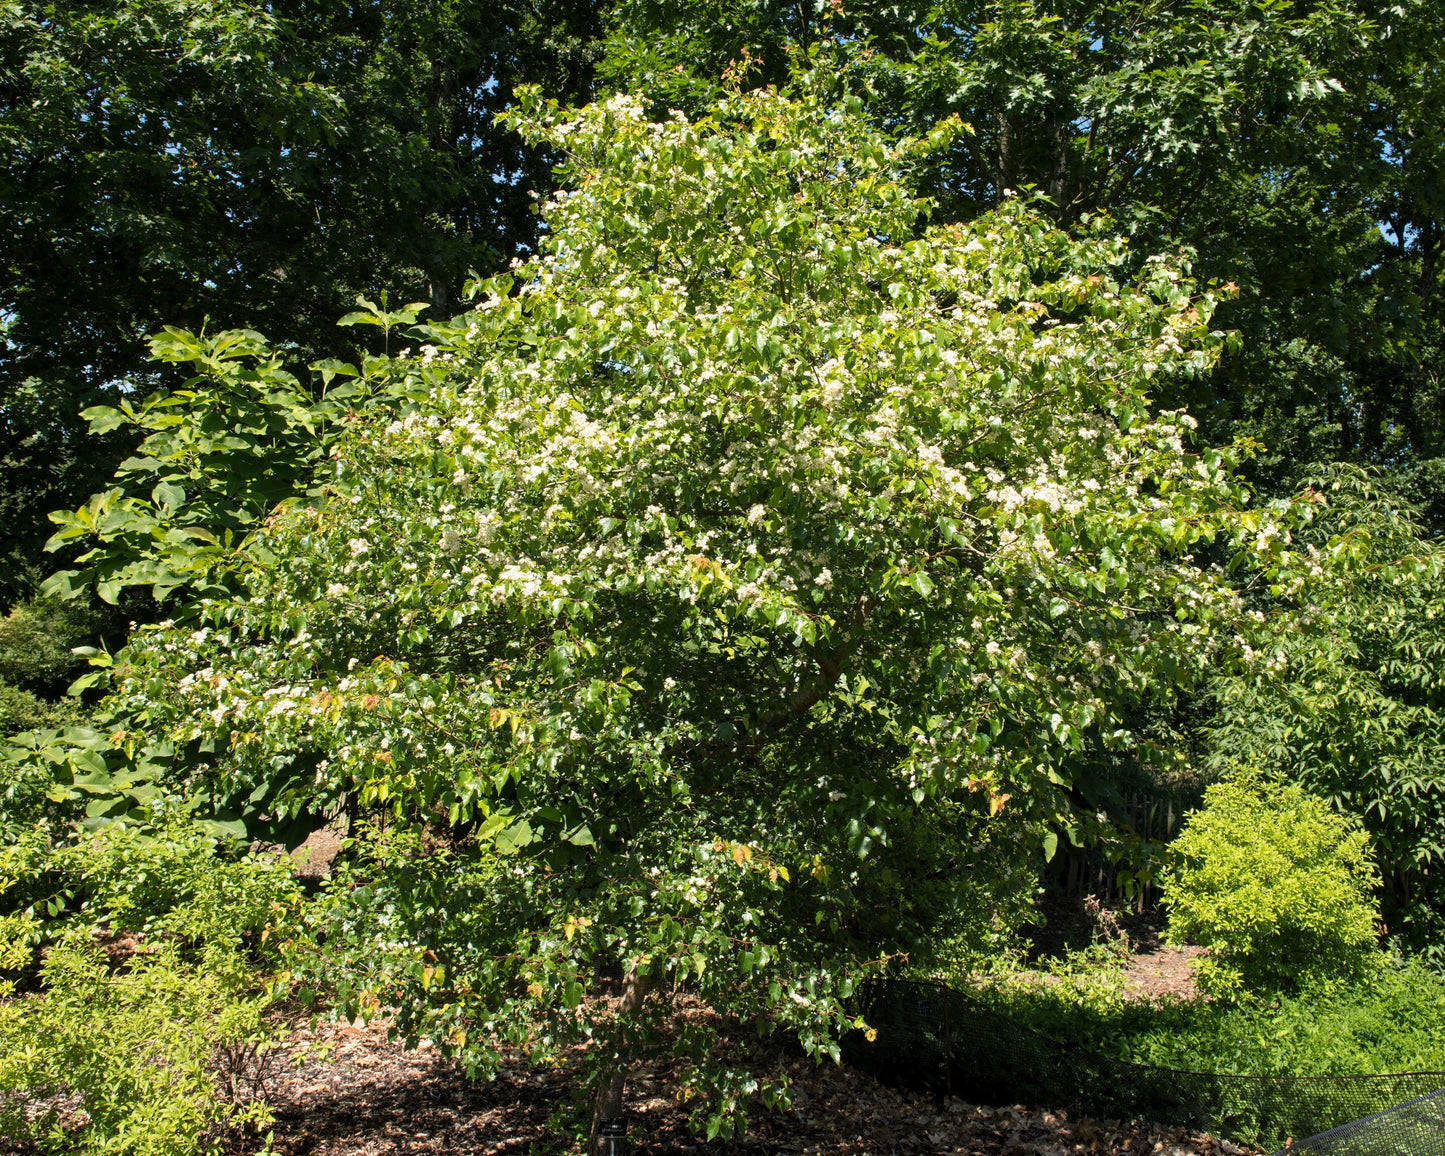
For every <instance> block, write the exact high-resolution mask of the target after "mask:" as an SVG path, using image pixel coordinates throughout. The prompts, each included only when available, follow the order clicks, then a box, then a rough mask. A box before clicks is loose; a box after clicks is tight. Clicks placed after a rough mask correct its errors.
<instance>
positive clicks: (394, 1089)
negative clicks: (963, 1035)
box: [271, 1023, 1245, 1156]
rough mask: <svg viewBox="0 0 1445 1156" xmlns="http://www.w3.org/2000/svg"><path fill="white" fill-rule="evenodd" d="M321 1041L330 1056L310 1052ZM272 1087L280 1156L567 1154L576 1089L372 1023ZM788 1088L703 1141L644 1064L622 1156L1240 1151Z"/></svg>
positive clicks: (803, 1073)
mask: <svg viewBox="0 0 1445 1156" xmlns="http://www.w3.org/2000/svg"><path fill="white" fill-rule="evenodd" d="M327 1044H329V1045H331V1052H330V1058H329V1060H327V1061H326V1062H321V1061H319V1060H318V1059H316V1058H315V1057H314V1055H313V1056H312V1057H310V1058H307V1057H306V1055H305V1051H306V1049H311V1050H312V1051H313V1052H314V1051H315V1050H316V1048H317V1045H327ZM288 1048H289V1049H290V1050H291V1052H292V1053H293V1055H294V1058H295V1060H299V1061H301V1062H300V1063H299V1064H296V1065H295V1066H293V1065H292V1064H287V1063H286V1062H285V1061H286V1058H287V1057H285V1056H283V1057H281V1060H282V1064H281V1072H280V1075H279V1078H278V1079H277V1080H275V1081H274V1082H273V1087H272V1090H271V1091H272V1094H271V1101H272V1103H273V1104H274V1105H275V1107H276V1126H275V1135H274V1151H275V1152H276V1153H277V1156H392V1154H395V1156H403V1154H413V1153H414V1154H418V1156H419V1154H422V1153H426V1154H430V1156H441V1154H452V1153H458V1154H460V1153H468V1154H471V1153H476V1154H479V1156H483V1154H484V1156H501V1154H503V1153H507V1154H515V1156H524V1154H525V1156H543V1154H547V1153H565V1152H575V1151H576V1148H575V1146H569V1145H568V1144H567V1143H566V1142H565V1141H564V1140H563V1138H562V1137H561V1135H560V1133H559V1132H558V1131H556V1130H553V1129H551V1128H549V1120H551V1119H552V1118H553V1116H554V1114H557V1113H559V1110H565V1109H567V1108H568V1107H569V1106H570V1105H571V1104H572V1103H573V1102H574V1099H575V1097H577V1096H578V1095H580V1091H579V1090H578V1089H576V1088H574V1085H573V1082H572V1077H571V1075H570V1074H569V1073H568V1072H567V1071H566V1070H563V1069H533V1068H529V1067H527V1066H525V1065H522V1064H520V1063H518V1064H513V1065H511V1066H508V1067H504V1069H503V1071H502V1073H501V1075H500V1076H499V1077H498V1078H497V1079H496V1080H494V1081H491V1082H485V1083H482V1082H479V1083H473V1082H470V1081H468V1080H467V1078H466V1076H465V1074H464V1073H463V1072H462V1071H461V1070H460V1069H459V1068H458V1067H457V1065H455V1064H454V1063H452V1062H450V1061H448V1060H446V1059H445V1058H444V1057H442V1056H441V1055H440V1054H439V1053H438V1052H437V1051H436V1050H435V1049H433V1048H430V1047H427V1046H425V1045H423V1047H421V1048H420V1049H418V1050H416V1051H412V1052H407V1051H403V1050H402V1048H401V1047H400V1045H399V1044H395V1043H391V1042H388V1040H387V1038H386V1030H385V1027H384V1026H383V1025H381V1024H380V1023H373V1024H372V1025H370V1026H368V1027H360V1026H352V1025H347V1024H337V1025H322V1026H320V1027H318V1028H317V1030H316V1032H315V1034H314V1035H312V1033H311V1032H310V1031H309V1030H308V1029H305V1028H301V1029H298V1030H297V1031H296V1032H295V1033H294V1034H293V1036H292V1038H291V1040H290V1041H289V1044H288ZM771 1059H772V1060H774V1061H775V1062H777V1063H779V1064H783V1065H785V1066H786V1067H787V1068H788V1069H789V1071H790V1075H791V1076H792V1077H793V1079H794V1081H795V1083H794V1088H795V1096H794V1107H793V1109H792V1110H791V1111H789V1112H786V1113H781V1114H774V1113H770V1112H768V1111H766V1110H765V1109H763V1108H761V1107H760V1108H758V1109H757V1110H756V1111H755V1112H754V1113H753V1118H752V1123H751V1127H750V1128H749V1130H748V1132H747V1134H746V1135H745V1136H743V1137H740V1138H736V1139H732V1140H714V1141H712V1142H710V1143H709V1142H706V1141H703V1140H700V1139H698V1138H697V1137H695V1136H694V1135H693V1134H692V1133H691V1132H690V1131H689V1129H688V1126H687V1119H686V1112H685V1111H684V1110H683V1108H682V1107H681V1106H680V1105H679V1104H678V1103H677V1101H676V1100H675V1098H674V1093H673V1088H672V1083H671V1081H670V1079H669V1078H668V1075H669V1074H668V1072H667V1071H666V1070H665V1069H650V1068H648V1067H646V1066H643V1067H642V1068H641V1069H640V1070H639V1071H638V1072H637V1074H636V1075H635V1076H634V1078H633V1079H631V1080H630V1081H629V1084H628V1111H629V1114H630V1116H631V1119H632V1131H631V1135H630V1137H629V1149H628V1150H629V1151H630V1152H633V1153H637V1154H661V1153H671V1152H679V1153H681V1152H689V1153H698V1154H699V1156H702V1154H716V1156H722V1154H728V1156H743V1154H748V1156H774V1154H782V1153H789V1154H797V1156H824V1154H826V1156H835V1154H836V1156H894V1154H901V1153H906V1154H915V1153H917V1154H923V1153H940V1154H941V1153H969V1154H977V1156H1072V1154H1074V1153H1086V1152H1087V1153H1095V1154H1099V1156H1104V1154H1113V1156H1124V1154H1126V1153H1127V1154H1130V1156H1136V1154H1137V1156H1146V1154H1149V1156H1156V1154H1157V1156H1238V1154H1239V1153H1242V1152H1244V1151H1245V1150H1244V1149H1241V1148H1239V1147H1236V1146H1235V1145H1233V1144H1230V1143H1228V1142H1227V1141H1222V1140H1219V1139H1216V1138H1214V1137H1211V1136H1209V1135H1207V1134H1200V1133H1190V1132H1187V1131H1185V1130H1183V1129H1177V1128H1165V1127H1156V1126H1149V1125H1127V1124H1116V1123H1109V1122H1105V1121H1094V1120H1088V1119H1082V1118H1080V1119H1071V1118H1070V1117H1069V1116H1068V1115H1066V1114H1065V1113H1063V1112H1057V1111H1053V1112H1050V1111H1037V1110H1030V1109H1026V1108H1022V1107H1004V1108H985V1107H978V1106H975V1105H971V1104H965V1103H963V1102H962V1101H960V1100H957V1099H949V1100H947V1101H940V1100H938V1099H937V1098H934V1097H929V1096H923V1095H914V1094H911V1093H908V1092H903V1091H898V1090H895V1089H893V1088H888V1087H885V1086H883V1085H881V1084H879V1083H877V1082H876V1081H874V1080H872V1079H870V1078H869V1077H867V1076H864V1075H861V1074H860V1073H858V1072H855V1071H852V1070H850V1069H847V1068H838V1067H835V1066H833V1065H831V1064H825V1065H823V1066H815V1065H814V1064H813V1063H811V1062H810V1061H807V1060H804V1059H802V1058H799V1057H795V1056H788V1055H786V1054H784V1053H777V1054H776V1055H774V1056H773V1057H771Z"/></svg>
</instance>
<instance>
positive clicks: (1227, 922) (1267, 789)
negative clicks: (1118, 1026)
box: [1164, 773, 1378, 997]
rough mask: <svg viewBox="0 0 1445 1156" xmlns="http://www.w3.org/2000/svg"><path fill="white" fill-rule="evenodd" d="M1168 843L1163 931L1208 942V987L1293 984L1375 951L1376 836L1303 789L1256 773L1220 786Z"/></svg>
mask: <svg viewBox="0 0 1445 1156" xmlns="http://www.w3.org/2000/svg"><path fill="white" fill-rule="evenodd" d="M1173 849H1174V851H1175V853H1176V854H1177V855H1178V856H1179V859H1180V868H1179V870H1178V872H1177V874H1176V875H1174V876H1173V877H1172V878H1169V879H1166V881H1165V883H1164V902H1165V903H1166V905H1167V907H1168V911H1169V929H1168V938H1169V940H1170V941H1171V942H1173V943H1177V944H1183V943H1195V944H1199V945H1200V946H1202V947H1205V948H1207V949H1208V951H1207V954H1206V955H1205V956H1203V957H1202V958H1201V959H1200V960H1199V961H1198V963H1197V964H1196V968H1197V972H1196V974H1197V977H1198V981H1199V985H1200V987H1201V988H1203V989H1204V990H1205V991H1206V992H1209V993H1211V994H1213V995H1217V996H1224V997H1234V996H1237V995H1239V994H1240V993H1242V992H1247V991H1249V992H1291V991H1295V990H1298V989H1299V987H1300V986H1301V984H1303V983H1305V982H1306V981H1309V980H1317V979H1324V980H1329V979H1339V980H1346V979H1350V978H1353V977H1356V976H1358V975H1360V974H1361V973H1362V972H1363V971H1364V970H1365V969H1366V968H1367V967H1368V966H1369V965H1370V964H1371V962H1373V961H1374V960H1375V959H1376V958H1377V956H1378V948H1377V945H1376V934H1377V928H1376V924H1377V921H1378V916H1377V913H1376V908H1375V904H1374V900H1373V897H1372V895H1371V888H1372V886H1373V884H1374V882H1375V874H1374V868H1373V866H1372V864H1371V861H1370V846H1369V836H1368V835H1366V834H1365V832H1363V831H1361V830H1360V829H1358V827H1357V826H1356V825H1355V824H1354V823H1352V822H1351V821H1350V820H1349V819H1347V818H1345V817H1344V816H1341V815H1339V814H1336V813H1335V812H1332V811H1331V810H1330V808H1329V807H1328V806H1327V805H1326V804H1325V802H1324V801H1323V800H1321V799H1318V798H1316V797H1314V796H1313V795H1310V794H1308V793H1306V792H1305V791H1304V790H1303V789H1301V788H1300V787H1298V786H1296V785H1294V784H1287V783H1279V782H1274V781H1271V780H1269V779H1266V778H1264V777H1262V776H1260V775H1258V774H1254V773H1241V774H1236V775H1234V776H1232V777H1230V778H1228V779H1226V780H1224V781H1222V782H1219V783H1215V784H1213V785H1212V786H1210V787H1209V788H1208V790H1206V791H1205V795H1204V808H1203V809H1202V810H1200V811H1198V812H1196V813H1195V814H1193V815H1191V816H1190V817H1189V819H1188V820H1187V822H1186V823H1185V825H1184V829H1183V830H1182V831H1181V832H1180V833H1179V836H1178V838H1176V839H1175V841H1174V843H1173Z"/></svg>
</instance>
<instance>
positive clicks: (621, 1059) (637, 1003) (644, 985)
mask: <svg viewBox="0 0 1445 1156" xmlns="http://www.w3.org/2000/svg"><path fill="white" fill-rule="evenodd" d="M656 986H657V976H655V975H653V974H651V973H650V972H649V973H646V974H643V975H638V973H637V972H635V971H629V972H628V973H627V978H626V979H625V980H623V981H622V999H621V1001H620V1002H619V1003H618V1005H617V1018H618V1019H619V1020H621V1019H624V1018H626V1017H627V1016H629V1015H631V1014H632V1013H633V1012H635V1011H636V1010H637V1009H638V1008H640V1007H641V1006H642V1001H643V1000H645V999H646V998H647V997H648V995H649V994H651V992H652V989H653V988H655V987H656ZM629 1052H630V1048H628V1046H627V1045H626V1044H625V1043H624V1044H623V1046H622V1047H621V1048H620V1049H619V1051H618V1054H617V1055H616V1056H614V1057H613V1060H612V1063H611V1064H610V1065H608V1067H607V1068H606V1069H605V1070H604V1071H603V1073H602V1076H601V1078H600V1079H599V1080H598V1082H597V1100H596V1103H595V1104H594V1105H593V1109H592V1131H591V1134H590V1135H589V1136H588V1138H587V1152H588V1154H589V1156H608V1152H607V1148H606V1146H605V1144H604V1142H603V1141H602V1139H601V1138H600V1137H599V1136H598V1135H597V1132H598V1129H600V1128H601V1127H602V1121H603V1120H605V1119H607V1118H608V1117H609V1116H620V1115H622V1094H623V1091H624V1089H625V1088H626V1085H627V1068H628V1064H629V1062H630V1061H631V1058H632V1057H631V1055H630V1054H629Z"/></svg>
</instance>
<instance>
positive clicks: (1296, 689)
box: [1209, 469, 1445, 955]
mask: <svg viewBox="0 0 1445 1156" xmlns="http://www.w3.org/2000/svg"><path fill="white" fill-rule="evenodd" d="M1311 481H1312V483H1313V485H1314V486H1315V487H1316V488H1317V489H1318V492H1319V493H1320V495H1321V498H1322V499H1323V500H1325V501H1327V502H1328V503H1329V504H1328V506H1326V507H1323V508H1322V512H1321V515H1320V516H1319V518H1318V519H1317V520H1316V522H1315V524H1314V526H1313V527H1311V528H1310V529H1309V530H1307V531H1306V532H1305V534H1304V540H1305V542H1306V544H1307V545H1310V546H1313V547H1314V548H1315V549H1317V550H1318V551H1319V552H1320V556H1321V557H1330V556H1333V557H1337V558H1346V559H1350V564H1349V565H1348V566H1345V567H1337V568H1334V569H1332V570H1330V571H1329V573H1328V574H1326V575H1323V576H1322V577H1321V579H1320V580H1319V581H1317V582H1316V583H1314V584H1312V585H1311V586H1310V587H1309V588H1308V589H1307V591H1306V592H1304V593H1303V594H1301V596H1300V597H1299V598H1298V600H1288V601H1283V602H1280V601H1269V602H1264V603H1262V606H1263V607H1264V608H1263V609H1261V610H1260V612H1259V614H1260V617H1261V619H1262V622H1261V630H1260V634H1259V637H1257V638H1256V639H1255V640H1254V645H1255V648H1256V654H1257V658H1256V661H1255V663H1254V665H1253V668H1252V669H1251V670H1250V671H1248V672H1247V673H1246V674H1244V675H1241V676H1238V677H1233V678H1228V679H1223V680H1221V681H1220V682H1219V683H1218V684H1217V686H1216V690H1215V696H1216V704H1217V710H1218V713H1217V715H1216V716H1215V719H1214V722H1213V724H1212V726H1211V728H1210V734H1209V738H1210V744H1211V746H1210V749H1211V751H1212V754H1211V759H1212V762H1213V763H1214V765H1215V766H1216V768H1222V767H1224V766H1225V765H1227V764H1229V763H1231V762H1235V761H1239V762H1243V763H1246V764H1253V765H1255V766H1259V767H1262V768H1267V769H1269V770H1270V771H1271V772H1273V773H1276V774H1280V775H1283V776H1285V777H1287V778H1289V779H1291V780H1294V781H1296V782H1299V783H1301V784H1303V785H1304V786H1305V787H1307V788H1308V789H1309V790H1311V791H1313V792H1314V793H1316V794H1317V795H1319V796H1321V797H1322V798H1324V799H1326V800H1327V801H1328V802H1329V803H1330V804H1331V805H1332V806H1333V807H1334V808H1335V809H1337V810H1338V811H1340V812H1341V813H1343V814H1346V815H1351V816H1354V817H1356V818H1358V819H1359V820H1360V821H1361V822H1362V823H1363V824H1364V826H1365V828H1366V829H1367V830H1368V831H1369V832H1370V835H1371V838H1372V842H1373V846H1374V853H1375V857H1376V861H1377V863H1378V865H1379V868H1380V873H1381V876H1382V880H1381V881H1382V884H1383V891H1382V900H1383V903H1382V907H1383V915H1384V919H1385V923H1386V926H1387V928H1388V930H1389V931H1390V933H1391V934H1393V935H1396V936H1399V937H1401V938H1402V940H1403V942H1405V943H1407V944H1409V945H1410V946H1411V947H1412V948H1414V949H1416V950H1420V949H1425V948H1426V947H1427V945H1429V949H1430V950H1431V951H1432V953H1434V954H1437V955H1438V951H1439V948H1438V946H1435V945H1438V943H1439V937H1440V931H1441V924H1440V915H1439V911H1440V905H1441V901H1442V892H1441V890H1440V882H1439V880H1440V876H1441V871H1442V868H1445V836H1442V831H1445V726H1442V710H1445V687H1442V683H1441V677H1442V676H1441V672H1442V670H1445V587H1442V579H1441V566H1442V561H1441V558H1440V556H1439V551H1438V547H1437V546H1436V544H1435V543H1434V542H1433V540H1432V539H1431V538H1430V536H1429V535H1428V534H1427V533H1425V531H1424V530H1423V529H1422V527H1421V526H1420V524H1419V522H1418V521H1417V519H1418V517H1419V511H1418V508H1416V507H1414V506H1412V505H1411V504H1410V503H1409V502H1407V501H1405V500H1404V499H1403V498H1401V497H1400V496H1399V495H1398V494H1397V493H1396V492H1393V491H1392V489H1391V487H1389V486H1388V485H1385V484H1384V483H1383V482H1382V481H1381V480H1379V479H1376V478H1372V477H1370V476H1369V475H1366V474H1362V473H1360V472H1359V471H1355V470H1349V469H1335V470H1331V471H1327V472H1325V473H1323V474H1318V475H1315V476H1313V477H1312V478H1311Z"/></svg>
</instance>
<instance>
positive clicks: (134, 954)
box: [0, 816, 300, 1156]
mask: <svg viewBox="0 0 1445 1156" xmlns="http://www.w3.org/2000/svg"><path fill="white" fill-rule="evenodd" d="M299 903H300V893H299V891H298V889H297V885H296V883H295V881H294V880H293V879H292V877H291V874H290V871H289V869H288V866H287V864H286V863H285V862H284V861H277V860H275V859H270V858H263V857H255V856H234V855H227V854H223V853H220V852H219V849H218V848H217V846H216V844H215V841H214V840H213V839H210V838H209V837H207V836H206V835H205V834H204V833H203V832H201V831H199V830H198V829H197V828H195V827H194V826H193V825H190V824H188V823H186V822H185V821H184V820H183V819H182V818H181V817H178V816H171V817H166V816H159V817H158V821H157V824H156V826H155V827H154V828H153V829H152V830H150V831H148V832H142V831H139V830H136V829H133V828H130V827H127V826H126V825H124V824H113V825H111V826H108V827H105V828H103V829H101V830H100V831H99V832H97V833H96V834H94V835H90V834H81V835H79V836H78V837H76V838H74V839H68V838H63V837H58V836H55V835H53V834H52V832H51V831H50V830H49V829H48V828H46V827H43V826H42V827H40V828H37V829H35V830H34V831H32V832H29V833H28V834H27V835H25V836H24V837H22V838H19V839H17V840H16V841H14V842H13V843H10V844H9V845H0V1142H5V1141H8V1142H9V1143H11V1144H17V1143H31V1144H34V1145H36V1146H37V1147H38V1148H39V1149H40V1151H42V1152H61V1151H64V1152H79V1153H94V1154H96V1156H100V1154H101V1153H105V1154H107V1156H112V1154H126V1156H132V1154H133V1156H195V1154H197V1153H200V1152H204V1151H207V1150H210V1149H214V1148H218V1147H219V1146H220V1144H221V1142H222V1140H223V1137H224V1136H225V1134H226V1133H227V1132H228V1131H230V1130H234V1129H236V1128H238V1127H245V1128H250V1129H253V1130H255V1129H260V1128H262V1127H264V1125H265V1123H266V1121H267V1119H268V1112H267V1109H266V1106H265V1103H264V1097H263V1086H262V1076H263V1075H264V1070H265V1066H266V1063H267V1059H266V1057H267V1055H268V1053H269V1052H270V1051H271V1050H272V1049H273V1047H274V1045H275V1043H276V1040H277V1038H278V1030H277V1028H276V1026H275V1024H274V1023H273V1017H272V1016H271V1015H270V1009H271V1008H272V1006H273V1004H274V1002H275V999H276V997H277V995H278V994H279V993H281V992H282V991H284V990H285V988H284V986H283V984H282V983H281V977H280V976H278V975H277V974H276V970H277V967H278V965H279V962H280V961H279V959H278V958H277V956H276V955H275V954H274V949H273V947H272V946H271V944H273V943H274V941H275V937H273V935H272V933H273V932H275V931H276V930H277V929H278V927H279V926H281V925H286V924H288V923H289V921H290V920H291V918H292V917H293V916H294V915H295V913H296V910H297V907H298V905H299ZM268 939H269V940H270V943H268Z"/></svg>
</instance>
